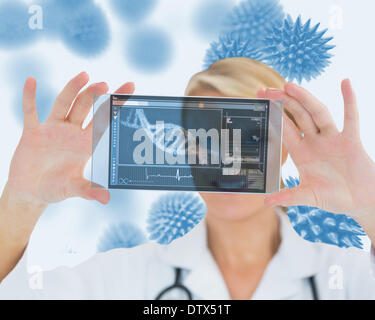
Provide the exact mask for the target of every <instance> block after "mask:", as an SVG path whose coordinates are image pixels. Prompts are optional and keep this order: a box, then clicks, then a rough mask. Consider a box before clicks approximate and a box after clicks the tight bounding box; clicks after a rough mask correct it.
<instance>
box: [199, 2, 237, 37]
mask: <svg viewBox="0 0 375 320" xmlns="http://www.w3.org/2000/svg"><path fill="white" fill-rule="evenodd" d="M233 2H234V0H204V1H199V4H198V6H197V7H196V8H195V10H194V12H193V19H192V22H193V28H194V30H195V31H196V34H197V35H198V36H199V37H201V38H203V39H208V40H213V39H215V38H216V37H217V36H218V35H220V33H221V32H223V31H225V27H223V25H225V21H226V18H227V16H228V12H230V11H231V10H232V7H233Z"/></svg>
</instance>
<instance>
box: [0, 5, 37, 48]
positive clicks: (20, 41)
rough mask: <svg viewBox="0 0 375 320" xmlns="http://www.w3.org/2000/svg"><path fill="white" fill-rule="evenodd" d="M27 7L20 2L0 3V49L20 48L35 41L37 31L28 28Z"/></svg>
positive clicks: (28, 16)
mask: <svg viewBox="0 0 375 320" xmlns="http://www.w3.org/2000/svg"><path fill="white" fill-rule="evenodd" d="M30 17H31V16H30V15H29V13H28V6H27V5H26V4H25V3H23V2H21V1H15V0H12V1H5V2H1V3H0V48H9V49H13V48H20V47H22V46H25V45H28V44H30V43H32V42H33V41H34V40H36V39H37V38H38V36H39V32H38V30H32V29H31V28H30V27H29V19H30Z"/></svg>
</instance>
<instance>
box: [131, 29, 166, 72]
mask: <svg viewBox="0 0 375 320" xmlns="http://www.w3.org/2000/svg"><path fill="white" fill-rule="evenodd" d="M125 50H126V59H127V60H128V62H129V64H130V65H131V66H132V67H134V68H136V69H138V70H139V71H141V72H146V73H155V72H160V71H163V70H164V69H165V68H166V67H167V66H168V65H169V64H170V62H171V61H172V55H173V44H172V40H171V38H170V36H169V35H168V33H167V32H165V31H164V30H162V29H160V28H156V27H149V26H148V27H142V28H138V29H137V30H134V31H133V32H132V34H131V35H130V36H129V37H128V39H127V43H126V47H125Z"/></svg>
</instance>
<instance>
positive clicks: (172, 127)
mask: <svg viewBox="0 0 375 320" xmlns="http://www.w3.org/2000/svg"><path fill="white" fill-rule="evenodd" d="M120 123H121V124H122V125H123V126H126V127H128V128H132V129H135V130H139V129H143V130H144V131H145V133H146V134H147V136H148V138H149V139H150V140H151V141H152V142H153V143H154V145H155V146H156V147H157V148H159V149H160V150H162V151H163V152H165V153H169V154H172V155H174V156H178V155H186V154H187V153H188V152H189V154H193V153H195V154H196V155H197V154H199V151H198V150H196V148H194V149H193V150H192V149H191V146H195V143H196V137H195V136H194V135H193V134H191V132H190V131H189V130H185V129H184V128H182V127H181V126H178V125H176V124H174V123H164V125H163V126H158V125H156V124H151V123H150V122H149V121H148V119H147V117H146V115H145V112H144V110H143V109H136V108H135V109H131V110H130V111H129V114H128V116H127V117H126V119H125V120H121V121H120ZM163 131H164V132H163ZM200 147H201V146H200ZM201 151H203V150H201ZM207 152H209V153H211V155H212V156H213V155H216V156H217V154H218V153H219V150H214V151H213V150H207Z"/></svg>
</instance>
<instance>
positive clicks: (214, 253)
mask: <svg viewBox="0 0 375 320" xmlns="http://www.w3.org/2000/svg"><path fill="white" fill-rule="evenodd" d="M88 81H89V79H88V76H87V74H86V73H81V74H79V75H78V76H76V77H75V78H74V79H72V80H71V81H70V82H69V83H68V84H67V85H66V87H65V88H64V89H63V91H62V92H61V93H60V95H59V96H58V98H57V99H56V102H55V104H54V106H53V109H52V112H51V114H50V116H49V118H48V120H47V122H46V123H45V124H39V123H38V119H37V113H36V108H37V106H36V103H35V90H36V82H35V80H34V79H32V78H29V79H28V80H27V81H26V83H25V87H24V98H23V111H24V130H23V135H22V138H21V141H20V143H19V145H18V147H17V150H16V152H15V154H14V157H13V160H12V163H11V167H10V172H9V178H8V182H7V184H6V187H5V189H4V191H3V194H2V197H1V199H0V256H1V257H2V258H1V260H0V279H2V282H1V284H0V297H2V298H52V299H53V298H71V299H83V298H86V299H100V298H107V299H155V298H159V299H167V298H177V299H178V298H181V299H182V298H193V299H332V298H333V299H360V298H365V299H372V298H375V280H374V278H373V276H372V275H371V270H372V269H374V266H373V265H372V264H371V261H370V258H371V255H370V254H369V253H366V252H362V251H359V250H357V249H339V248H337V247H333V246H329V245H323V244H313V243H310V242H307V241H304V240H303V239H301V238H299V236H298V235H297V234H296V233H295V232H294V230H293V229H292V227H291V225H290V223H289V221H288V218H287V216H286V215H285V213H284V210H282V209H281V206H284V207H287V206H290V205H311V206H318V207H320V208H322V209H326V210H329V211H332V212H345V213H347V214H349V215H351V216H352V217H354V218H355V219H356V220H357V221H358V222H359V223H360V224H361V226H362V227H363V229H364V230H365V231H366V232H367V234H368V235H369V237H370V239H371V241H372V243H375V200H374V199H375V198H374V197H373V190H375V165H374V162H373V161H372V160H371V159H370V158H369V156H368V155H367V154H366V152H365V150H364V149H363V147H362V145H361V141H360V136H359V123H358V110H357V106H356V100H355V96H354V92H353V90H352V88H351V85H350V82H349V81H348V80H344V81H343V83H342V94H343V97H344V104H345V126H344V130H343V131H342V132H339V131H338V129H337V128H336V126H335V124H334V122H333V120H332V118H331V116H330V114H329V112H328V110H327V108H326V107H325V106H324V105H323V104H322V103H320V102H319V101H318V100H317V99H316V98H315V97H313V96H312V95H311V94H310V93H308V92H307V91H306V90H304V89H303V88H301V87H299V86H297V85H294V84H292V83H285V81H284V79H283V78H282V77H281V76H280V75H278V74H277V73H276V72H275V71H273V70H272V69H271V68H269V67H267V66H266V65H264V64H261V63H259V62H256V61H253V60H250V59H246V58H233V59H225V60H221V61H218V62H216V63H215V64H213V65H212V66H211V67H210V68H209V69H208V70H206V71H204V72H201V73H198V74H196V75H195V76H194V77H193V78H192V79H191V81H190V82H189V85H188V87H187V89H186V95H194V96H215V97H250V98H255V97H257V96H258V97H265V98H277V99H279V98H283V99H284V101H285V108H286V110H287V112H288V113H287V115H286V116H285V119H284V120H285V121H284V139H283V142H284V147H283V153H282V159H283V163H284V162H285V160H286V158H287V154H288V152H289V154H290V155H291V157H292V158H293V160H294V162H295V164H296V165H297V167H298V170H299V173H300V176H301V184H300V186H299V187H298V188H296V189H291V190H289V189H288V190H282V192H280V193H278V194H274V195H270V196H267V197H266V196H265V195H242V194H241V195H240V194H207V193H205V194H202V198H203V199H204V201H205V203H206V206H207V215H206V218H205V219H204V221H202V222H201V223H200V224H199V225H198V226H197V227H196V228H195V229H194V230H192V231H191V232H190V233H189V234H187V235H186V236H185V237H183V238H180V239H178V240H176V241H174V242H173V243H172V244H170V245H168V246H162V245H158V244H154V243H150V244H146V245H143V246H140V247H136V248H133V249H116V250H112V251H110V252H107V253H101V254H98V255H96V256H94V257H93V258H91V259H89V260H88V261H86V262H84V263H83V264H81V265H79V266H76V267H74V268H66V267H61V268H58V269H56V270H54V271H50V272H45V273H43V274H42V276H43V286H42V288H39V289H40V290H33V289H30V287H29V285H28V283H29V274H28V273H27V267H26V266H27V264H26V254H25V248H26V247H27V243H28V241H29V237H30V234H31V232H32V230H33V228H34V226H35V224H36V222H37V220H38V219H39V217H40V216H41V214H42V213H43V211H44V210H45V209H46V207H47V206H48V205H49V204H51V203H55V202H59V201H63V200H65V199H67V198H70V197H82V198H85V199H88V200H97V201H99V202H101V203H107V202H108V201H109V193H108V191H107V190H104V189H91V188H90V183H89V182H88V181H86V180H84V178H83V175H82V171H83V168H84V166H85V164H86V162H87V161H88V159H89V157H90V153H91V130H92V127H91V124H89V125H88V127H86V128H85V129H82V123H83V121H84V119H85V118H86V116H87V114H88V112H89V110H90V108H91V107H92V102H93V96H94V95H95V94H96V95H100V94H104V93H105V92H107V90H108V87H107V85H106V84H105V83H97V84H93V85H91V86H89V87H87V88H86V89H84V90H82V89H83V87H84V86H85V85H86V84H87V83H88ZM270 88H273V89H270ZM133 90H134V86H133V84H132V83H127V84H125V85H123V86H122V87H121V88H120V89H119V90H118V91H117V92H118V93H132V92H133ZM302 132H303V135H302Z"/></svg>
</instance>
